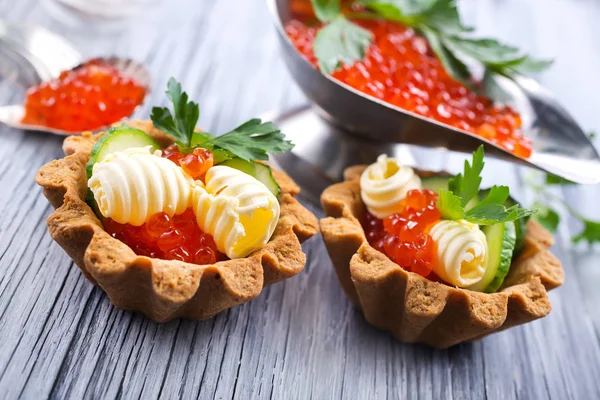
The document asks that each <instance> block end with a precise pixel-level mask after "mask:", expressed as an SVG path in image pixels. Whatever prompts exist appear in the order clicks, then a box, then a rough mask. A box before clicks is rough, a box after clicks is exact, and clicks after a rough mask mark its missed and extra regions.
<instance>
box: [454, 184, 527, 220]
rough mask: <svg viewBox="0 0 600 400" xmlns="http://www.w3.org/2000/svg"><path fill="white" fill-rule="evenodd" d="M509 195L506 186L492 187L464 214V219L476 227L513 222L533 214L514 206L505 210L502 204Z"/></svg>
mask: <svg viewBox="0 0 600 400" xmlns="http://www.w3.org/2000/svg"><path fill="white" fill-rule="evenodd" d="M509 194H510V190H509V189H508V187H507V186H492V188H491V189H490V191H489V192H488V194H487V196H486V197H485V198H484V199H483V200H481V202H480V203H479V204H477V205H476V206H475V207H473V208H471V209H470V210H469V211H467V212H466V213H465V219H466V220H467V221H469V222H472V223H474V224H478V225H493V224H496V223H498V222H506V221H514V220H516V219H520V218H524V217H528V216H530V215H533V214H534V213H535V211H533V210H527V209H524V208H520V207H519V206H518V205H516V204H515V205H514V206H512V207H508V208H506V206H505V205H504V204H505V202H506V199H508V196H509Z"/></svg>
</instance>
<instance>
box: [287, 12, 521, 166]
mask: <svg viewBox="0 0 600 400" xmlns="http://www.w3.org/2000/svg"><path fill="white" fill-rule="evenodd" d="M300 4H302V3H301V2H298V1H296V2H295V3H292V5H293V6H294V5H295V6H296V8H297V9H298V10H299V11H298V12H297V14H296V15H297V16H298V18H301V19H306V16H307V10H305V9H300V8H299V7H300V6H299V5H300ZM353 22H355V23H357V24H359V25H361V26H362V27H363V28H366V29H368V30H369V31H371V32H372V33H373V37H374V40H373V43H372V45H371V46H370V47H369V49H368V50H367V53H366V55H365V59H364V60H363V61H360V62H356V63H355V64H353V65H350V66H348V65H346V66H343V67H342V68H341V69H338V70H337V71H335V72H334V73H333V74H332V76H333V77H334V78H335V79H337V80H339V81H341V82H344V83H346V84H348V85H350V86H352V87H353V88H355V89H357V90H360V91H361V92H364V93H366V94H368V95H371V96H374V97H376V98H378V99H381V100H383V101H386V102H388V103H391V104H393V105H395V106H398V107H401V108H404V109H405V110H408V111H412V112H414V113H416V114H420V115H422V116H424V117H427V118H432V119H435V120H437V121H439V122H442V123H445V124H447V125H451V126H453V127H456V128H459V129H462V130H465V131H468V132H471V133H473V134H476V135H479V136H482V137H484V138H486V139H489V140H490V141H492V142H494V143H495V144H497V145H499V146H501V147H503V148H504V149H506V150H508V151H510V152H512V153H514V154H515V155H518V156H520V157H526V158H527V157H529V156H530V155H531V151H532V147H531V141H530V140H529V139H527V138H525V137H523V135H522V133H521V118H520V116H519V114H518V113H517V112H516V111H515V110H513V109H512V108H510V107H508V106H502V107H495V106H494V105H493V103H492V102H491V101H490V100H489V99H487V98H485V97H483V96H480V95H477V94H476V93H475V92H473V91H471V90H470V89H468V88H467V87H466V86H464V85H463V84H461V83H460V82H458V81H456V80H454V79H453V78H452V77H450V76H449V75H448V74H447V73H446V71H445V70H444V67H443V65H442V64H441V62H440V61H439V60H438V59H437V58H436V57H435V55H434V53H433V52H432V50H431V48H430V46H429V43H428V42H427V41H426V40H425V39H424V38H423V37H421V36H418V35H417V34H415V32H414V30H412V29H410V28H406V27H405V26H403V25H401V24H399V23H396V22H390V21H384V20H360V21H353ZM319 29H320V27H319V26H307V25H305V24H304V23H302V22H300V21H299V20H292V21H291V22H290V23H288V24H287V26H286V32H287V35H288V36H289V37H290V39H291V40H292V42H293V43H294V45H295V47H296V48H297V49H298V51H299V52H300V53H301V54H302V55H303V56H304V57H305V58H306V59H307V60H309V62H311V63H312V64H313V65H314V66H315V67H317V59H316V57H315V55H314V53H313V43H314V40H315V37H316V35H317V32H318V30H319Z"/></svg>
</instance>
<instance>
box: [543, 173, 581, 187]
mask: <svg viewBox="0 0 600 400" xmlns="http://www.w3.org/2000/svg"><path fill="white" fill-rule="evenodd" d="M546 185H576V183H575V182H572V181H570V180H568V179H565V178H561V177H560V176H556V175H554V174H546Z"/></svg>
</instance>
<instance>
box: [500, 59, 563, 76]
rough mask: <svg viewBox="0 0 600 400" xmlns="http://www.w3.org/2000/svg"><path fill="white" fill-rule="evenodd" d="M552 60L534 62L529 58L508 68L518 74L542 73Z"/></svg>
mask: <svg viewBox="0 0 600 400" xmlns="http://www.w3.org/2000/svg"><path fill="white" fill-rule="evenodd" d="M553 62H554V60H535V59H533V58H531V57H529V56H526V57H525V58H523V59H522V60H521V61H520V62H518V63H517V64H514V65H509V66H508V67H509V68H510V69H512V70H513V71H515V72H517V73H519V74H530V73H533V72H542V71H543V70H545V69H546V68H548V67H549V66H551V65H552V63H553Z"/></svg>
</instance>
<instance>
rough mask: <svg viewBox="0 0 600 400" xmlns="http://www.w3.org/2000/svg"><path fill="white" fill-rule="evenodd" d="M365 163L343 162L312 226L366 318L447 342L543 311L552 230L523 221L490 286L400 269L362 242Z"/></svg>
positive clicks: (555, 268) (557, 278)
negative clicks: (505, 265)
mask: <svg viewBox="0 0 600 400" xmlns="http://www.w3.org/2000/svg"><path fill="white" fill-rule="evenodd" d="M366 167H367V166H362V165H359V166H355V167H351V168H348V169H347V170H346V171H345V174H344V175H345V180H344V182H342V183H338V184H335V185H332V186H330V187H329V188H327V189H326V190H325V191H324V192H323V194H322V195H321V204H322V205H323V208H324V210H325V213H326V215H327V218H323V219H321V221H320V227H321V233H322V234H323V239H324V241H325V245H326V247H327V251H328V252H329V256H330V258H331V260H332V262H333V266H334V267H335V271H336V274H337V277H338V279H339V281H340V284H341V285H342V288H343V289H344V291H345V292H346V294H347V296H348V297H349V298H350V300H351V301H352V302H353V303H354V304H355V305H356V306H358V307H359V308H360V309H361V310H362V312H363V314H364V316H365V318H366V320H367V321H368V322H369V323H371V324H372V325H374V326H376V327H377V328H380V329H383V330H385V331H388V332H390V333H391V334H392V335H394V336H395V337H396V338H397V339H398V340H400V341H402V342H406V343H424V344H427V345H429V346H433V347H437V348H447V347H450V346H453V345H455V344H458V343H461V342H464V341H469V340H474V339H477V338H480V337H482V336H485V335H487V334H490V333H492V332H497V331H500V330H503V329H507V328H510V327H512V326H515V325H520V324H523V323H526V322H529V321H532V320H535V319H538V318H541V317H544V316H546V315H547V314H548V313H549V312H550V310H551V308H552V307H551V304H550V301H549V299H548V294H547V291H548V290H550V289H553V288H555V287H557V286H560V285H561V284H562V282H563V280H564V271H563V269H562V265H561V263H560V261H559V260H558V259H557V258H556V257H555V256H554V255H553V254H552V253H551V252H550V251H549V250H548V248H549V247H551V246H552V244H553V238H552V235H551V234H550V232H549V231H547V230H546V229H545V228H543V227H542V226H541V225H540V224H539V223H538V222H536V221H534V220H530V222H529V223H528V226H527V228H528V229H527V234H526V238H525V246H524V249H523V251H522V252H521V254H520V255H519V257H518V258H517V259H516V260H514V261H513V263H512V265H511V268H510V272H509V274H508V276H507V277H506V279H505V281H504V284H503V286H502V287H501V288H500V290H499V291H498V292H497V293H491V294H487V293H480V292H473V291H470V290H465V289H460V288H457V287H452V286H448V285H445V284H443V283H439V282H433V281H430V280H428V279H426V278H424V277H422V276H420V275H418V274H415V273H412V272H408V271H406V270H404V269H403V268H401V267H400V266H399V265H397V264H395V263H394V262H392V261H391V260H390V259H389V258H388V257H387V256H386V255H385V254H383V253H381V252H380V251H378V250H376V249H374V248H373V247H371V246H370V245H369V243H368V242H367V240H366V237H365V232H364V230H363V227H362V225H361V223H360V219H361V218H362V217H363V216H364V215H365V213H366V208H365V205H364V203H363V202H362V200H361V195H360V183H359V178H360V175H361V173H362V172H363V171H364V170H365V168H366ZM431 174H432V173H431V172H419V175H421V176H425V175H431Z"/></svg>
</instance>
